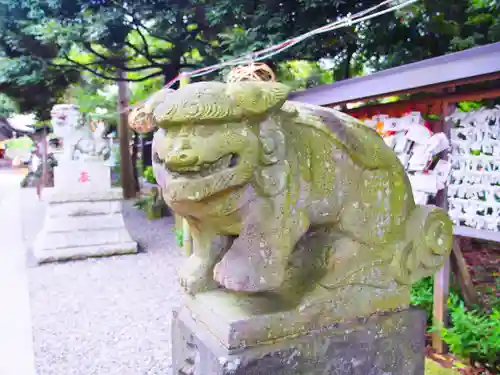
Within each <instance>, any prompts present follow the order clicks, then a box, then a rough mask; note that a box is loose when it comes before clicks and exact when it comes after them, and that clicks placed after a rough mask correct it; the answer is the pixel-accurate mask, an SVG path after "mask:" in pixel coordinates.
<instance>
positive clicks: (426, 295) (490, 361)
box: [411, 278, 500, 373]
mask: <svg viewBox="0 0 500 375" xmlns="http://www.w3.org/2000/svg"><path fill="white" fill-rule="evenodd" d="M411 297H412V304H413V305H416V306H419V307H420V308H422V309H424V310H425V311H426V313H427V317H428V324H429V327H430V328H429V331H430V332H434V331H439V332H440V335H441V337H442V338H443V341H444V342H446V343H447V344H448V345H449V347H450V351H451V352H452V353H453V354H454V355H456V356H457V357H459V358H462V359H470V360H471V361H472V362H479V363H481V364H482V365H484V366H485V367H487V368H488V369H489V370H491V371H493V372H494V373H496V372H497V371H500V358H499V353H500V303H499V302H498V300H496V301H494V302H493V304H492V306H491V309H489V310H488V311H484V310H481V309H479V308H476V309H467V308H466V307H465V305H464V302H463V300H462V299H461V297H460V295H459V294H458V293H457V292H456V291H455V290H452V291H451V292H450V297H449V298H448V309H449V315H450V316H449V317H450V327H448V328H443V327H435V326H432V304H433V279H432V278H426V279H423V280H421V281H420V282H418V283H416V284H415V285H414V286H413V288H412V291H411Z"/></svg>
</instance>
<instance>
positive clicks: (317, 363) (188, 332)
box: [172, 308, 426, 375]
mask: <svg viewBox="0 0 500 375" xmlns="http://www.w3.org/2000/svg"><path fill="white" fill-rule="evenodd" d="M173 316H174V317H173V325H172V340H173V344H172V347H173V373H172V375H229V374H231V375H306V374H307V375H326V374H328V375H423V374H424V349H425V335H424V333H425V324H426V317H425V313H424V312H422V311H420V310H416V309H409V310H404V311H399V312H392V313H388V314H381V315H374V316H370V317H367V318H364V319H360V320H354V321H351V322H347V323H339V324H336V325H331V326H329V327H324V328H323V329H318V330H314V331H311V332H309V333H307V334H304V335H301V336H300V335H299V336H295V337H287V338H283V339H281V340H277V341H272V340H270V341H269V342H268V343H265V344H261V345H258V346H254V347H243V348H238V349H233V350H230V349H228V348H227V347H225V346H223V345H222V344H221V343H220V342H219V340H218V339H217V338H216V337H215V336H214V335H213V334H211V333H210V331H209V330H207V327H206V325H205V324H204V322H202V321H200V318H199V316H197V315H196V314H194V313H192V312H190V310H189V309H185V308H183V309H180V310H176V311H174V314H173Z"/></svg>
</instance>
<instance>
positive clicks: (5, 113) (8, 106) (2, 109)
mask: <svg viewBox="0 0 500 375" xmlns="http://www.w3.org/2000/svg"><path fill="white" fill-rule="evenodd" d="M18 111H19V106H18V105H17V103H16V102H15V101H14V100H12V99H11V98H9V97H8V96H7V95H5V94H2V93H0V116H1V117H9V116H10V115H13V114H15V113H17V112H18Z"/></svg>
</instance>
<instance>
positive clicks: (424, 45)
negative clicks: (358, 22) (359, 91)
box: [359, 0, 500, 70]
mask: <svg viewBox="0 0 500 375" xmlns="http://www.w3.org/2000/svg"><path fill="white" fill-rule="evenodd" d="M388 30H389V31H388ZM359 31H360V36H361V41H360V42H361V45H362V50H361V53H362V54H363V55H364V56H363V60H364V61H367V62H368V64H369V65H370V66H371V67H373V68H375V69H377V70H379V69H385V68H389V67H394V66H399V65H403V64H408V63H411V62H415V61H419V60H423V59H426V58H430V57H435V56H440V55H444V54H446V53H449V52H454V51H459V50H463V49H467V48H471V47H474V46H478V45H484V44H488V43H492V42H497V41H500V2H498V1H488V0H456V1H447V0H424V1H419V2H417V3H415V4H413V5H411V6H410V7H405V8H404V9H402V10H401V11H399V12H397V13H395V14H393V13H388V14H386V15H383V16H381V17H377V18H375V19H372V20H370V21H369V22H367V23H366V24H365V25H363V26H361V27H360V30H359Z"/></svg>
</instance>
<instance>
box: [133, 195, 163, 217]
mask: <svg viewBox="0 0 500 375" xmlns="http://www.w3.org/2000/svg"><path fill="white" fill-rule="evenodd" d="M134 206H135V207H137V208H138V209H140V210H142V211H144V213H145V214H146V216H147V218H148V219H149V220H155V219H160V218H162V217H164V216H166V215H167V214H168V208H167V205H166V204H165V201H164V200H163V198H162V196H161V194H159V192H158V191H157V190H152V191H151V192H150V193H149V194H148V195H146V196H145V197H143V198H141V199H139V200H137V201H136V202H135V204H134Z"/></svg>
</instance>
